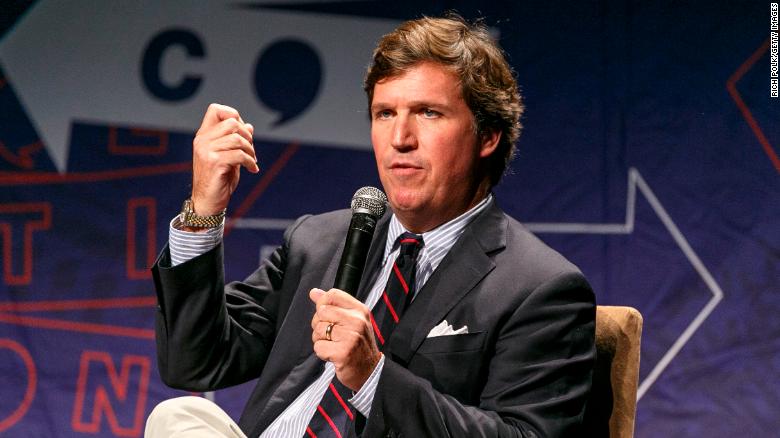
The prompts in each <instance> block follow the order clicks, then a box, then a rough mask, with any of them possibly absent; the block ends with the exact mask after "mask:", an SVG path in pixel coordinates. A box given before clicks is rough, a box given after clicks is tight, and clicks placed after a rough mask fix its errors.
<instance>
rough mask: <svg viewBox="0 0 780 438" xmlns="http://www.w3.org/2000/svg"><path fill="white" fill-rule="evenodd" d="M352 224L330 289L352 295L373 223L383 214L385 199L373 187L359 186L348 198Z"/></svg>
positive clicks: (356, 285)
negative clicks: (350, 200)
mask: <svg viewBox="0 0 780 438" xmlns="http://www.w3.org/2000/svg"><path fill="white" fill-rule="evenodd" d="M351 207H352V221H350V223H349V231H348V232H347V239H346V241H345V242H344V252H343V253H342V254H341V261H340V262H339V269H338V271H336V281H335V282H334V284H333V287H334V288H336V289H341V290H343V291H344V292H347V293H348V294H350V295H352V296H355V294H356V293H357V288H358V286H359V285H360V277H361V276H362V275H363V268H364V267H365V265H366V257H367V256H368V248H369V247H370V246H371V238H372V237H373V236H374V227H376V221H377V220H379V218H380V217H382V215H383V214H385V210H386V209H387V196H385V194H384V193H382V191H381V190H379V189H377V188H375V187H363V188H361V189H359V190H358V191H357V192H355V195H354V196H353V197H352V203H351Z"/></svg>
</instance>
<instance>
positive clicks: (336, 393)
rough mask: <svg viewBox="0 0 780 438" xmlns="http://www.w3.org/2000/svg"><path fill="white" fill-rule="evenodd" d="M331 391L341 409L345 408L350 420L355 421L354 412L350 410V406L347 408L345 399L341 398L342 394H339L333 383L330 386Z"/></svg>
mask: <svg viewBox="0 0 780 438" xmlns="http://www.w3.org/2000/svg"><path fill="white" fill-rule="evenodd" d="M330 391H331V392H332V393H333V395H335V396H336V400H338V401H339V404H340V405H341V407H342V408H344V412H346V413H347V416H348V417H349V419H350V420H352V421H355V416H354V415H353V414H352V411H351V410H349V406H347V404H346V403H345V402H344V399H343V398H341V394H339V392H338V391H337V390H336V387H335V386H334V385H333V384H332V383H331V384H330Z"/></svg>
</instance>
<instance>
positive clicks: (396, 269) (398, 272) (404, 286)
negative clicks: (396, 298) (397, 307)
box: [393, 262, 409, 295]
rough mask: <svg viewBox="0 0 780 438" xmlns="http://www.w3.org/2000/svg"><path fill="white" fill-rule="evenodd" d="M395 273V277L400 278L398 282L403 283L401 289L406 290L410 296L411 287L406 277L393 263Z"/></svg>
mask: <svg viewBox="0 0 780 438" xmlns="http://www.w3.org/2000/svg"><path fill="white" fill-rule="evenodd" d="M393 271H394V272H395V276H396V277H398V281H400V282H401V287H402V288H404V293H405V294H407V295H409V285H407V284H406V280H404V276H403V275H401V271H400V270H398V265H397V264H395V262H393Z"/></svg>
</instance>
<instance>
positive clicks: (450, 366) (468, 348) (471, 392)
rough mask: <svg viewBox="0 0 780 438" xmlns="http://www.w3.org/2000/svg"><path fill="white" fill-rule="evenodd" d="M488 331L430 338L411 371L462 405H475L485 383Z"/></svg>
mask: <svg viewBox="0 0 780 438" xmlns="http://www.w3.org/2000/svg"><path fill="white" fill-rule="evenodd" d="M486 339H487V333H486V332H476V333H467V334H462V335H451V336H437V337H433V338H428V339H426V340H425V341H423V343H422V344H421V345H420V348H419V349H418V350H417V352H416V354H415V355H414V356H412V359H411V361H410V362H409V370H410V371H412V372H413V373H415V374H417V375H418V376H420V377H423V378H425V379H427V380H428V381H430V382H431V385H432V386H433V387H434V388H435V389H436V390H437V391H440V392H443V393H445V394H449V395H451V396H453V397H455V398H456V399H458V400H459V401H460V402H461V403H467V404H476V403H478V402H479V394H480V393H481V392H482V388H483V386H484V382H485V375H486V372H485V367H486V361H487V360H488V358H486V357H485V356H486V355H485V354H484V350H485V340H486Z"/></svg>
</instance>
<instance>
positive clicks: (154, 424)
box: [144, 396, 246, 438]
mask: <svg viewBox="0 0 780 438" xmlns="http://www.w3.org/2000/svg"><path fill="white" fill-rule="evenodd" d="M144 437H146V438H170V437H177V438H179V437H182V438H183V437H221V438H237V437H238V438H246V435H244V433H243V432H241V429H239V427H238V425H237V424H236V422H235V421H233V419H232V418H230V416H229V415H228V414H227V413H225V411H223V410H222V409H221V408H220V407H219V406H217V405H216V404H214V403H213V402H211V401H209V400H206V399H205V398H201V397H192V396H188V397H178V398H172V399H170V400H165V401H164V402H162V403H160V404H158V405H157V406H155V408H154V409H153V410H152V413H151V414H149V418H148V419H147V420H146V430H145V431H144Z"/></svg>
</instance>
